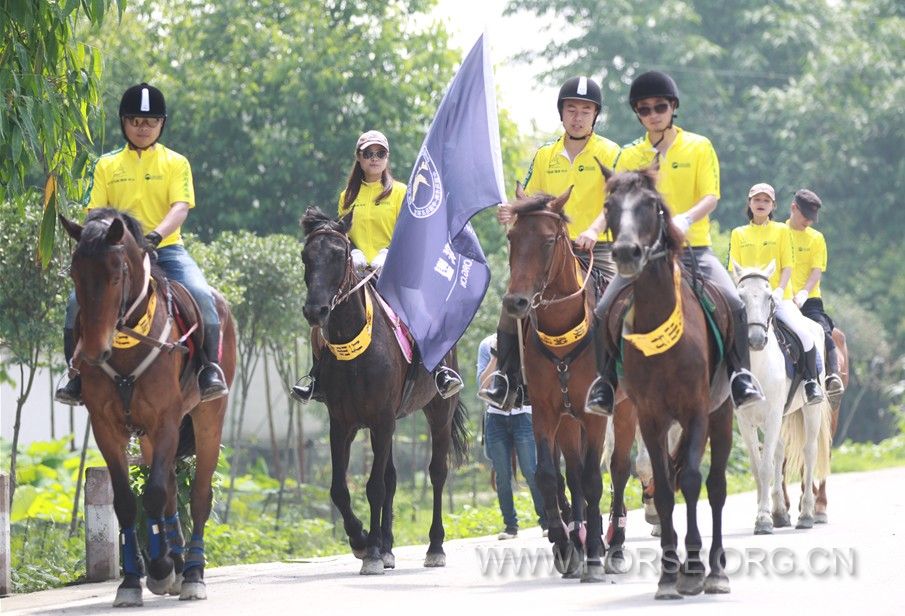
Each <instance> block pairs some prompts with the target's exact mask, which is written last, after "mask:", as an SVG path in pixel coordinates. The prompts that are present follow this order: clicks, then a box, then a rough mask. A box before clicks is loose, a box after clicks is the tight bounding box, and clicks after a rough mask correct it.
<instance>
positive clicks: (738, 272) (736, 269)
mask: <svg viewBox="0 0 905 616" xmlns="http://www.w3.org/2000/svg"><path fill="white" fill-rule="evenodd" d="M741 277H742V266H741V265H739V264H738V263H736V262H735V259H732V278H733V279H734V280H735V284H738V281H739V278H741Z"/></svg>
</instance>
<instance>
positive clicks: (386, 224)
mask: <svg viewBox="0 0 905 616" xmlns="http://www.w3.org/2000/svg"><path fill="white" fill-rule="evenodd" d="M405 190H406V186H405V184H403V183H402V182H397V181H396V180H394V179H393V174H392V173H391V172H390V143H389V141H388V140H387V138H386V135H384V134H383V133H381V132H380V131H377V130H369V131H367V132H364V133H362V134H361V136H359V137H358V141H357V142H356V143H355V162H354V163H353V164H352V171H351V172H350V173H349V179H348V181H347V182H346V188H345V189H344V190H343V191H342V192H341V193H340V194H339V207H338V212H339V217H340V218H343V217H345V216H352V228H351V229H350V230H349V239H350V240H351V242H352V245H353V247H354V248H353V249H352V253H351V254H352V264H353V265H354V266H355V269H356V270H358V271H359V272H364V271H365V270H366V269H370V270H372V271H374V272H378V273H379V271H380V269H381V268H382V267H383V264H384V262H385V261H386V256H387V252H388V251H389V247H390V241H391V240H392V239H393V229H394V228H395V227H396V219H397V218H399V210H400V209H401V208H402V200H403V199H404V198H405ZM319 331H320V330H319V328H314V329H312V331H311V340H312V341H315V340H317V337H318V336H319V335H320V333H319ZM314 347H315V344H314V343H313V342H312V345H311V348H312V349H314ZM319 367H320V366H319V363H318V357H317V356H316V355H314V356H313V357H312V362H311V370H310V371H309V373H308V376H307V377H306V378H302V379H301V380H300V381H299V383H296V384H295V385H293V386H292V388H291V393H292V397H293V398H295V399H296V400H297V401H298V402H301V403H302V404H307V403H308V402H309V401H310V400H311V399H314V400H318V401H320V402H323V397H322V395H321V393H320V391H319V390H318V389H317V387H316V384H317V374H318V370H319ZM434 380H435V382H436V384H437V391H439V392H440V395H441V396H443V397H444V398H449V397H450V396H452V395H453V394H455V393H456V392H457V391H459V390H460V389H462V379H461V378H460V377H459V375H458V374H456V373H455V372H454V371H453V370H451V369H449V368H447V367H446V366H444V365H442V364H441V365H440V366H438V367H437V369H436V370H435V371H434Z"/></svg>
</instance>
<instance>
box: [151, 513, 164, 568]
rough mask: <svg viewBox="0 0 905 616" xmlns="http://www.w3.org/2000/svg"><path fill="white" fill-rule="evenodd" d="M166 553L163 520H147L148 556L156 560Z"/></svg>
mask: <svg viewBox="0 0 905 616" xmlns="http://www.w3.org/2000/svg"><path fill="white" fill-rule="evenodd" d="M166 553H167V537H166V522H164V519H163V518H148V556H150V557H151V560H157V559H158V558H160V557H162V556H165V555H166Z"/></svg>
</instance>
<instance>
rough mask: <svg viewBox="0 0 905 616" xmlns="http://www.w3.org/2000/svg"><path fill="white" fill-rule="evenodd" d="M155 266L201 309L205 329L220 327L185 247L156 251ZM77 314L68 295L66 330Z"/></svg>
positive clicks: (210, 298)
mask: <svg viewBox="0 0 905 616" xmlns="http://www.w3.org/2000/svg"><path fill="white" fill-rule="evenodd" d="M157 265H158V266H160V269H162V270H163V273H164V274H166V277H167V278H169V279H170V280H175V281H176V282H179V283H181V284H182V285H183V286H184V287H185V288H186V289H188V291H189V293H191V294H192V297H194V298H195V301H196V302H198V307H199V308H200V309H201V315H202V316H203V318H204V325H205V327H211V326H216V327H217V328H219V327H220V316H219V315H218V314H217V309H216V307H215V306H214V296H213V294H212V293H211V288H210V287H209V286H208V284H207V280H205V279H204V274H202V273H201V269H199V267H198V265H197V264H196V263H195V260H194V259H192V257H191V256H190V255H189V253H188V251H186V249H185V247H184V246H183V245H181V244H172V245H170V246H166V247H164V248H161V249H159V250H158V251H157ZM77 312H78V303H77V302H76V299H75V292H74V291H73V292H72V293H71V294H70V295H69V303H68V304H67V305H66V321H65V323H66V325H65V326H66V328H67V329H73V328H74V327H75V315H76V313H77Z"/></svg>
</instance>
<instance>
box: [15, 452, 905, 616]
mask: <svg viewBox="0 0 905 616" xmlns="http://www.w3.org/2000/svg"><path fill="white" fill-rule="evenodd" d="M829 488H830V507H829V516H830V523H829V524H828V525H823V526H817V527H815V528H814V529H813V530H808V531H804V530H794V529H780V530H777V531H776V533H775V534H774V535H772V536H758V537H755V536H753V535H752V529H753V524H754V511H755V496H754V494H752V493H747V494H740V495H736V496H732V497H730V498H729V500H728V502H727V506H726V510H725V517H724V528H725V529H726V536H725V542H726V546H727V554H728V556H729V569H730V577H731V583H732V593H731V594H729V595H722V596H697V597H686V598H685V599H683V600H681V601H673V602H660V601H654V600H653V594H654V590H655V588H656V575H655V574H654V573H653V572H652V571H651V569H650V567H649V566H647V565H646V564H642V563H640V562H639V561H644V563H646V562H651V561H657V560H658V556H657V555H656V554H657V552H656V551H657V550H658V549H659V543H658V540H655V539H653V538H651V537H649V536H647V533H648V528H649V527H648V526H647V525H645V524H644V521H643V515H642V514H641V512H632V513H631V514H630V515H629V522H628V541H627V546H628V548H629V549H630V554H632V555H634V557H635V565H634V567H633V571H632V572H631V573H630V574H628V575H625V576H619V577H613V578H612V580H611V582H610V583H607V584H580V583H578V582H577V581H575V580H562V579H559V577H558V576H557V575H556V574H555V573H553V572H552V567H551V566H550V564H549V559H547V558H546V555H547V554H548V553H549V547H548V545H549V544H547V542H546V539H544V538H542V537H541V536H540V532H539V530H538V529H530V530H527V531H523V532H522V533H520V535H519V538H518V539H516V540H512V541H506V542H501V541H497V540H496V539H495V538H492V537H491V538H488V537H484V538H479V539H464V540H457V541H449V542H447V544H446V552H447V555H448V565H447V567H446V568H445V569H424V568H423V567H422V566H421V564H422V560H423V556H424V548H423V547H401V548H397V550H396V569H395V570H394V571H388V572H387V574H386V575H384V576H379V577H364V576H360V575H359V574H358V569H359V562H360V561H357V560H355V559H354V558H353V557H352V556H351V555H349V556H338V557H327V558H317V559H311V560H305V561H296V562H288V563H268V564H262V565H241V566H233V567H220V568H218V569H211V570H210V571H208V573H207V582H208V593H209V597H210V598H209V599H208V600H207V601H204V602H195V603H188V602H180V601H178V600H176V599H175V598H172V597H166V598H164V597H157V596H154V595H151V594H150V593H149V592H148V591H145V593H144V601H145V606H144V608H139V609H142V610H144V611H150V610H167V611H168V612H173V613H175V612H176V611H177V610H178V611H181V612H182V613H185V614H188V613H189V612H191V613H192V614H193V615H194V614H216V615H218V616H223V615H225V614H255V615H260V614H266V613H277V614H279V613H284V612H289V613H295V614H305V615H306V616H308V615H313V614H328V613H329V614H345V613H347V612H349V611H351V610H353V609H358V610H361V609H362V608H364V609H370V610H372V611H375V612H378V611H379V613H386V614H393V615H395V614H421V613H425V612H428V613H439V614H452V613H456V614H463V615H471V614H474V615H475V616H478V615H481V616H483V615H485V614H503V615H505V614H507V613H518V614H539V613H546V614H551V615H552V614H554V613H572V612H602V611H612V610H619V611H620V612H621V613H639V612H642V611H643V612H645V613H647V612H651V611H653V610H670V612H671V613H675V614H686V613H690V612H694V613H695V614H719V615H720V616H725V615H726V614H727V611H728V613H729V614H730V615H731V616H739V615H740V614H758V615H759V616H773V615H779V614H793V613H794V614H805V615H811V614H813V615H815V616H826V615H828V614H855V615H856V616H862V615H863V616H867V615H870V616H877V615H882V614H898V615H901V614H903V613H905V573H903V568H902V554H903V551H905V539H903V532H902V529H901V528H900V527H901V526H902V524H905V489H903V488H905V468H900V469H892V470H884V471H877V472H872V473H852V474H845V475H835V476H833V477H831V478H830V486H829ZM795 498H797V496H793V499H795ZM676 512H677V515H680V516H681V520H682V527H683V528H684V508H683V507H677V509H676ZM700 517H702V518H704V519H705V522H706V523H705V525H704V526H703V527H702V533H704V534H705V537H707V536H708V535H707V533H709V520H710V515H709V508H708V507H707V506H706V504H702V505H701V511H700ZM793 519H794V518H793ZM683 535H684V531H682V534H680V537H682V536H683ZM708 541H709V539H706V538H705V543H707V542H708ZM503 549H508V550H511V551H510V552H509V556H510V558H509V559H508V560H504V561H502V562H503V563H505V564H504V565H501V564H500V562H501V561H499V560H496V561H495V560H494V558H493V555H497V556H500V555H503V554H504V552H502V551H501V550H503ZM513 554H515V555H527V556H530V557H531V558H532V559H533V561H534V567H531V562H527V561H526V559H524V558H522V559H520V560H521V562H522V570H521V572H520V573H519V572H516V571H515V570H514V568H513V564H514V562H515V561H514V559H513V558H511V556H512V555H513ZM538 555H539V556H540V558H537V556H538ZM897 557H898V558H897ZM488 562H490V563H491V564H490V565H488V564H487V563H488ZM501 566H502V569H501ZM116 584H117V583H116V582H106V583H101V584H86V585H82V586H77V587H73V588H65V589H57V590H50V591H45V592H39V593H33V594H30V595H21V596H14V597H9V598H6V599H3V600H2V601H0V610H2V612H3V614H46V615H61V614H95V613H105V612H112V611H114V610H113V608H111V607H110V605H111V603H112V601H113V596H114V594H115V587H116ZM117 613H121V612H117Z"/></svg>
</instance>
